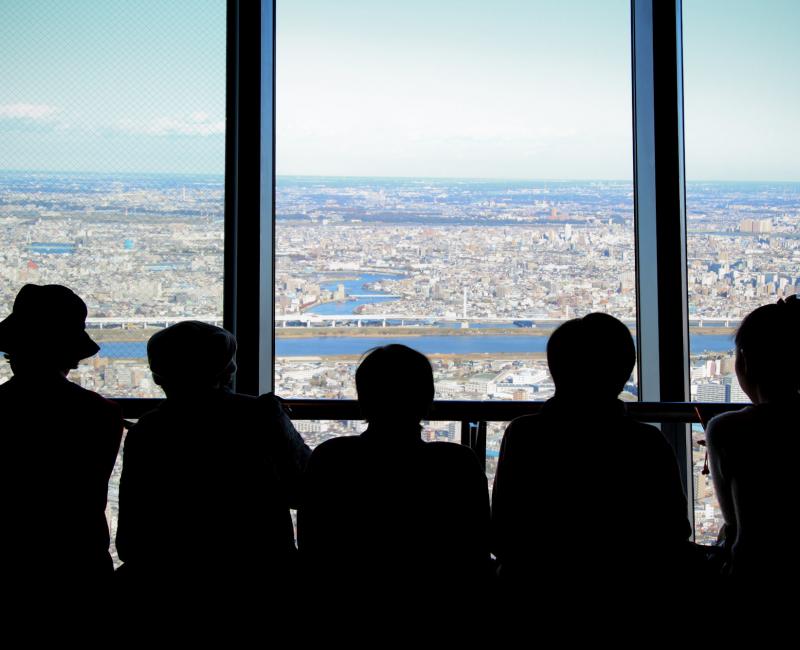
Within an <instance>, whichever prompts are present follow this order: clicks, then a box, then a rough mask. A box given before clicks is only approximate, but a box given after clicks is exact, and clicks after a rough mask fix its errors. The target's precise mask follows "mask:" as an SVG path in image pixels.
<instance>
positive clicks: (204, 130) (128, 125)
mask: <svg viewBox="0 0 800 650" xmlns="http://www.w3.org/2000/svg"><path fill="white" fill-rule="evenodd" d="M119 128H120V129H121V130H123V131H127V132H129V133H137V134H141V135H199V136H209V135H219V134H224V133H225V120H214V119H212V118H211V116H210V115H209V114H208V113H203V112H201V111H198V112H195V113H191V114H189V115H188V116H186V117H183V118H174V117H158V118H156V119H154V120H152V121H150V122H147V123H144V122H136V121H134V120H123V121H122V122H120V123H119Z"/></svg>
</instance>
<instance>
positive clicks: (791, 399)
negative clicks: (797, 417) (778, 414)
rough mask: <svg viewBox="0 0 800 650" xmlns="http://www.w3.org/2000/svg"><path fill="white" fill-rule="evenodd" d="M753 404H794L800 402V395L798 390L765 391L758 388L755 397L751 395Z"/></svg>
mask: <svg viewBox="0 0 800 650" xmlns="http://www.w3.org/2000/svg"><path fill="white" fill-rule="evenodd" d="M750 399H751V400H752V401H753V404H756V405H758V404H793V403H795V402H800V394H798V392H797V391H796V390H794V391H793V390H791V389H787V390H774V389H773V390H764V389H763V388H756V389H755V391H754V394H753V395H750Z"/></svg>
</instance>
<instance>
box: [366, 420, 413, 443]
mask: <svg viewBox="0 0 800 650" xmlns="http://www.w3.org/2000/svg"><path fill="white" fill-rule="evenodd" d="M365 433H367V434H369V435H376V436H379V437H380V438H381V439H384V440H396V441H399V440H404V441H410V440H420V434H421V433H422V425H420V423H419V422H403V421H397V420H377V421H375V420H373V421H371V422H370V423H369V426H368V427H367V430H366V431H365Z"/></svg>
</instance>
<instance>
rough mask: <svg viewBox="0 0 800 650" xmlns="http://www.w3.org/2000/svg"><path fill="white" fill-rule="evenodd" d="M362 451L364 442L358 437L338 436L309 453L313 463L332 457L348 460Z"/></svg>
mask: <svg viewBox="0 0 800 650" xmlns="http://www.w3.org/2000/svg"><path fill="white" fill-rule="evenodd" d="M362 449H364V441H363V440H362V439H361V437H360V436H339V437H337V438H331V439H330V440H326V441H325V442H321V443H320V444H319V445H317V447H316V448H315V449H314V451H312V452H311V458H312V460H314V461H315V462H318V461H319V460H320V459H328V458H334V457H344V458H348V457H350V456H351V455H352V454H353V453H358V452H359V451H360V450H362Z"/></svg>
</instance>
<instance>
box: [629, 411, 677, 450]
mask: <svg viewBox="0 0 800 650" xmlns="http://www.w3.org/2000/svg"><path fill="white" fill-rule="evenodd" d="M621 423H622V426H621V433H622V434H623V436H625V440H624V444H625V445H630V448H631V450H632V451H633V450H634V449H636V448H637V447H638V448H639V449H641V448H642V447H646V448H650V449H655V450H657V452H658V451H661V452H668V453H670V454H672V453H674V452H673V451H672V447H670V445H669V442H668V441H667V439H666V438H665V437H664V434H663V433H661V430H660V429H659V428H658V427H657V426H655V425H652V424H647V423H646V422H639V420H634V419H633V418H632V417H630V416H629V415H625V416H623V417H622V419H621Z"/></svg>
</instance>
